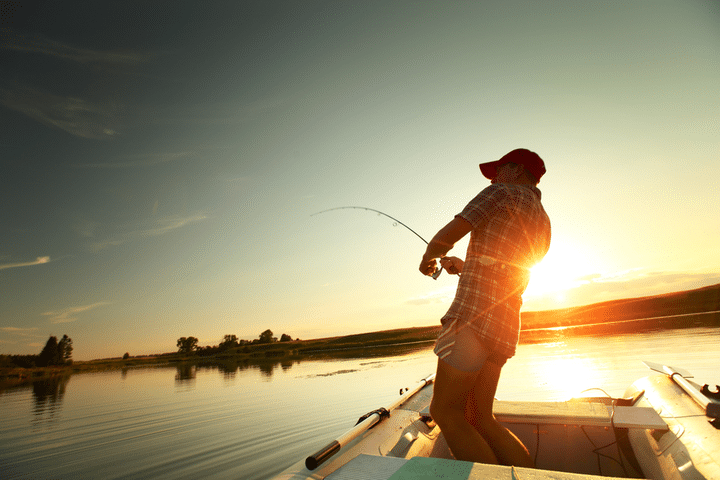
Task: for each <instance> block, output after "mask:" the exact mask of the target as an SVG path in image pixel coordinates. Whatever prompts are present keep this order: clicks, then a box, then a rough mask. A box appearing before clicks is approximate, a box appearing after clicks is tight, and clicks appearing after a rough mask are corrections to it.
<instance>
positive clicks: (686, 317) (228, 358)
mask: <svg viewBox="0 0 720 480" xmlns="http://www.w3.org/2000/svg"><path fill="white" fill-rule="evenodd" d="M695 327H720V311H710V312H694V313H686V314H675V315H666V316H658V317H649V318H641V319H635V320H620V321H611V322H602V323H592V324H584V325H571V326H552V327H541V328H526V329H522V330H521V332H520V343H521V344H523V343H544V342H549V341H556V340H558V339H559V338H562V337H566V336H593V335H596V336H597V335H611V334H625V333H643V332H650V331H654V330H659V329H684V328H695ZM439 331H440V325H436V326H430V327H409V328H403V329H395V330H384V331H378V332H370V333H361V334H354V335H346V336H340V337H329V338H321V339H313V340H291V341H287V342H273V343H268V344H251V345H243V346H238V347H232V348H229V349H227V350H225V351H222V352H219V353H214V354H212V355H206V356H204V355H201V354H198V353H197V352H195V353H193V354H191V355H181V354H180V353H163V354H156V355H144V356H138V357H129V358H126V359H123V358H120V357H118V358H106V359H97V360H89V361H78V362H75V363H73V364H72V365H66V366H52V367H35V368H20V367H12V368H2V369H0V391H2V390H5V389H7V388H12V387H16V386H21V385H25V384H28V383H34V382H39V381H47V380H54V379H58V378H61V377H63V376H70V375H73V374H76V373H88V372H100V371H107V370H120V369H129V368H149V367H154V366H155V367H167V366H175V365H183V364H190V365H197V366H215V365H222V364H238V363H243V364H248V365H249V364H254V365H263V364H268V363H276V362H282V361H300V360H313V359H322V358H343V357H347V356H353V357H354V356H366V355H368V354H370V356H372V353H376V352H377V351H375V352H373V351H371V350H374V349H379V348H401V349H405V348H407V347H410V348H412V347H414V346H417V347H420V346H422V345H424V344H427V345H431V344H432V342H434V341H435V338H436V337H437V334H438V332H439Z"/></svg>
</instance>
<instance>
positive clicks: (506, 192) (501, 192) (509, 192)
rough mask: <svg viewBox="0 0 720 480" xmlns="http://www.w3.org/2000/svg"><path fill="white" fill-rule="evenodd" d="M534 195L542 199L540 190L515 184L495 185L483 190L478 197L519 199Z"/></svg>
mask: <svg viewBox="0 0 720 480" xmlns="http://www.w3.org/2000/svg"><path fill="white" fill-rule="evenodd" d="M531 192H532V193H533V194H534V195H535V196H537V197H538V198H541V193H540V189H539V188H537V187H535V186H532V185H519V184H515V183H494V184H492V185H489V186H487V187H485V188H484V189H482V190H481V191H480V193H479V194H478V196H484V197H497V198H503V197H518V196H525V195H528V194H529V193H531Z"/></svg>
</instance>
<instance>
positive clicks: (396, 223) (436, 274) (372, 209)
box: [310, 206, 442, 280]
mask: <svg viewBox="0 0 720 480" xmlns="http://www.w3.org/2000/svg"><path fill="white" fill-rule="evenodd" d="M346 208H353V209H356V210H367V211H369V212H375V213H377V214H380V215H384V216H386V217H387V218H389V219H390V220H392V221H394V222H395V226H397V225H398V224H400V225H402V226H403V227H405V228H407V229H408V230H410V231H411V232H412V233H414V234H415V235H416V236H417V237H418V238H419V239H420V240H422V241H423V242H425V244H426V245H427V244H428V241H427V240H425V239H424V238H423V237H421V236H420V234H419V233H417V232H416V231H415V230H413V229H412V228H410V227H408V226H407V225H405V224H404V223H403V222H401V221H400V220H398V219H397V218H395V217H391V216H390V215H388V214H387V213H385V212H381V211H380V210H375V209H374V208H368V207H358V206H347V207H335V208H329V209H327V210H323V211H321V212H315V213H313V214H312V215H310V216H311V217H312V216H313V215H319V214H321V213H325V212H331V211H333V210H343V209H346ZM440 272H442V266H441V267H440V268H439V269H438V271H437V272H435V273H433V275H432V278H434V279H435V280H437V278H438V277H439V276H440Z"/></svg>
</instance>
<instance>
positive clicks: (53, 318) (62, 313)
mask: <svg viewBox="0 0 720 480" xmlns="http://www.w3.org/2000/svg"><path fill="white" fill-rule="evenodd" d="M103 305H109V303H108V302H96V303H92V304H90V305H80V306H77V307H67V308H63V309H61V310H53V311H50V312H45V313H43V315H45V316H48V317H50V322H51V323H69V322H74V321H76V320H77V315H78V314H80V313H83V312H87V311H89V310H92V309H94V308H97V307H102V306H103Z"/></svg>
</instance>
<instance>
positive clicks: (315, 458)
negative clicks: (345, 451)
mask: <svg viewBox="0 0 720 480" xmlns="http://www.w3.org/2000/svg"><path fill="white" fill-rule="evenodd" d="M340 446H341V445H340V443H339V442H338V441H337V440H333V441H332V442H331V443H328V444H327V445H326V446H325V447H323V448H321V449H320V450H318V451H317V452H315V453H313V454H312V455H310V456H309V457H307V458H306V459H305V466H306V467H307V469H308V470H315V469H316V468H317V467H318V465H320V464H321V463H323V462H324V461H325V460H327V459H328V458H330V457H332V456H333V455H335V453H337V451H338V450H340Z"/></svg>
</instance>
